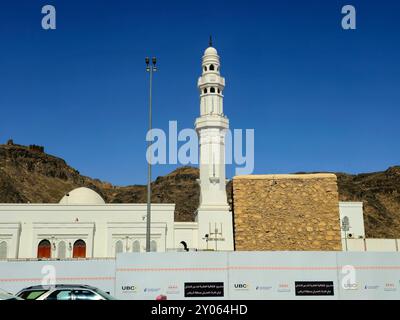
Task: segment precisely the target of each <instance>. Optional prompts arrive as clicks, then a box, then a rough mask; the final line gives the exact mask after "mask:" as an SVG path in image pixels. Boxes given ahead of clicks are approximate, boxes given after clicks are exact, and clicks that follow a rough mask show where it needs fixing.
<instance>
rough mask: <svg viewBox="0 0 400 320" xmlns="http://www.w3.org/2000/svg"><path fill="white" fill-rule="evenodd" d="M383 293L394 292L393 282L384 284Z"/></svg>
mask: <svg viewBox="0 0 400 320" xmlns="http://www.w3.org/2000/svg"><path fill="white" fill-rule="evenodd" d="M383 290H384V291H396V290H397V288H396V284H395V283H393V282H390V283H389V282H388V283H385V287H384V288H383Z"/></svg>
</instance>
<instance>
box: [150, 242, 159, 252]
mask: <svg viewBox="0 0 400 320" xmlns="http://www.w3.org/2000/svg"><path fill="white" fill-rule="evenodd" d="M150 251H151V252H157V241H156V240H151V242H150Z"/></svg>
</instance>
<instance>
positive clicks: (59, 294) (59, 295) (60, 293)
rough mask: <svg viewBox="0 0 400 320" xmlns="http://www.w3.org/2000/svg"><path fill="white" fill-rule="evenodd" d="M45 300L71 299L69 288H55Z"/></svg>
mask: <svg viewBox="0 0 400 320" xmlns="http://www.w3.org/2000/svg"><path fill="white" fill-rule="evenodd" d="M46 300H72V294H71V290H56V291H54V292H52V293H51V294H49V296H48V297H47V298H46Z"/></svg>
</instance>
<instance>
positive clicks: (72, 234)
mask: <svg viewBox="0 0 400 320" xmlns="http://www.w3.org/2000/svg"><path fill="white" fill-rule="evenodd" d="M174 210H175V205H174V204H153V205H152V239H154V240H156V241H157V249H158V251H166V250H167V249H168V248H175V244H174ZM145 218H146V204H100V205H71V204H70V205H62V204H0V242H2V241H6V242H7V246H8V250H7V258H36V255H37V245H38V243H39V242H40V241H41V240H42V239H47V240H49V241H50V242H51V243H52V244H53V243H54V245H55V246H56V248H55V250H52V257H54V258H56V257H57V256H56V255H57V245H58V243H59V242H60V241H66V243H67V246H68V247H70V246H69V245H68V244H69V243H71V244H73V242H74V241H76V240H78V239H82V240H84V241H85V242H86V256H87V257H98V258H100V257H113V256H115V250H114V244H115V242H116V241H118V240H119V239H120V240H123V241H125V242H126V241H127V242H128V246H127V247H128V248H129V247H130V245H131V244H132V243H133V241H135V240H139V241H140V243H141V248H142V251H143V249H144V247H145V235H146V220H145ZM71 254H72V253H71V252H70V251H69V252H68V255H67V257H70V256H71Z"/></svg>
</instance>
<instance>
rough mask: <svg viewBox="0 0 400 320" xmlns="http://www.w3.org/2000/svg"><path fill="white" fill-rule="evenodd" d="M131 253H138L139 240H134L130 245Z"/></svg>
mask: <svg viewBox="0 0 400 320" xmlns="http://www.w3.org/2000/svg"><path fill="white" fill-rule="evenodd" d="M132 252H140V242H139V240H135V241H134V242H133V243H132Z"/></svg>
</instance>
